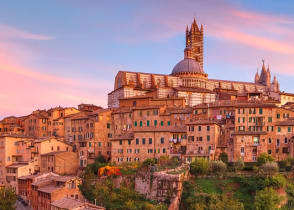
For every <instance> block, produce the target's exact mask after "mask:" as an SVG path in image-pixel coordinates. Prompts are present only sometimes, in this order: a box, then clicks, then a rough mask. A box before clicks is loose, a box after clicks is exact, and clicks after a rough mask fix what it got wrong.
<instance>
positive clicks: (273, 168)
mask: <svg viewBox="0 0 294 210" xmlns="http://www.w3.org/2000/svg"><path fill="white" fill-rule="evenodd" d="M259 170H260V172H261V173H263V174H266V175H273V174H275V173H277V172H278V171H279V166H278V164H277V163H276V162H266V163H264V164H263V165H261V166H259Z"/></svg>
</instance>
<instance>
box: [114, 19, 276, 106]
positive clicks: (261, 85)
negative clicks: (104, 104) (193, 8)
mask: <svg viewBox="0 0 294 210" xmlns="http://www.w3.org/2000/svg"><path fill="white" fill-rule="evenodd" d="M203 36H204V29H203V26H202V25H201V27H200V28H199V26H198V25H197V23H196V21H195V20H194V22H193V23H192V25H191V28H190V30H189V28H187V30H186V48H185V50H184V59H183V60H181V61H180V62H179V63H178V64H176V65H175V67H174V68H173V70H172V72H171V74H170V75H163V74H150V73H141V72H129V71H119V72H118V73H117V75H116V77H115V84H114V90H113V91H112V92H110V93H109V94H108V107H109V108H115V107H119V102H120V99H125V98H130V97H137V96H152V97H153V98H159V99H162V98H170V97H176V98H184V99H185V104H186V105H188V106H191V107H192V106H195V105H198V104H202V103H211V102H214V101H216V100H217V99H218V98H220V97H221V96H222V95H223V93H224V92H234V93H235V94H236V95H238V96H241V95H247V94H258V95H262V96H265V97H270V98H273V99H276V100H278V99H279V92H280V85H279V83H278V81H277V78H276V77H274V79H273V80H272V78H271V72H270V69H269V68H268V69H266V68H265V64H264V61H263V65H262V72H261V74H260V75H259V74H258V73H257V74H256V75H255V79H254V82H238V81H226V80H216V79H210V78H208V75H207V74H206V73H205V71H204V69H203V51H204V46H203Z"/></svg>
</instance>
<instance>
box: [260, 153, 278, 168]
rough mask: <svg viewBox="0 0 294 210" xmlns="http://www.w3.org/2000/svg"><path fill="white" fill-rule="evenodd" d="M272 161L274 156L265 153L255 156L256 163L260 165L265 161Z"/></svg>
mask: <svg viewBox="0 0 294 210" xmlns="http://www.w3.org/2000/svg"><path fill="white" fill-rule="evenodd" d="M273 161H274V158H273V157H272V156H271V155H269V154H267V153H261V154H260V155H259V157H258V158H257V165H258V166H261V165H263V164H265V163H266V162H273Z"/></svg>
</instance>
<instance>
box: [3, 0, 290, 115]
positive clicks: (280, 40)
mask: <svg viewBox="0 0 294 210" xmlns="http://www.w3.org/2000/svg"><path fill="white" fill-rule="evenodd" d="M293 11H294V1H292V0H288V1H287V0H283V1H277V0H258V1H256V0H243V1H242V0H205V1H204V0H177V1H176V0H121V1H119V0H116V1H114V0H105V1H104V0H42V1H40V0H25V1H24V0H23V1H20V0H3V1H1V4H0V73H1V74H0V84H1V88H0V101H1V102H0V119H1V118H3V117H5V116H10V115H16V116H21V115H27V114H29V113H31V112H32V110H35V109H47V108H51V107H55V106H59V105H60V106H64V107H65V106H77V105H78V104H80V103H82V102H83V103H91V104H96V105H101V106H104V107H106V106H107V93H109V92H110V91H112V89H113V85H114V77H115V75H116V73H117V72H118V70H129V71H137V72H149V73H162V74H170V73H171V71H172V68H173V67H174V65H175V64H176V63H177V62H179V61H180V60H181V59H182V58H183V50H184V48H185V46H184V45H185V29H186V26H187V25H190V24H191V23H192V21H193V18H194V17H195V18H196V21H197V23H198V24H203V25H204V33H205V43H204V50H205V57H204V70H205V72H206V73H208V77H209V78H211V79H225V80H238V81H253V79H254V75H255V73H256V71H257V68H258V69H261V64H262V62H261V60H262V59H265V63H266V65H268V64H269V65H270V69H271V71H272V74H275V75H277V77H278V80H279V82H280V85H281V90H283V91H286V92H293V93H294V69H293V67H294V13H293Z"/></svg>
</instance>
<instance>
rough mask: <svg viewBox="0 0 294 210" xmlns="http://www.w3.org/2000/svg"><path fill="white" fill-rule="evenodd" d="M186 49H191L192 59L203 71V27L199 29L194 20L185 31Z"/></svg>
mask: <svg viewBox="0 0 294 210" xmlns="http://www.w3.org/2000/svg"><path fill="white" fill-rule="evenodd" d="M186 47H189V48H191V50H192V56H193V59H195V60H196V61H197V62H198V63H199V64H200V66H201V67H202V69H203V25H202V24H201V27H200V29H199V27H198V25H197V23H196V20H195V18H194V21H193V23H192V25H191V28H190V30H189V27H188V26H187V29H186Z"/></svg>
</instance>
